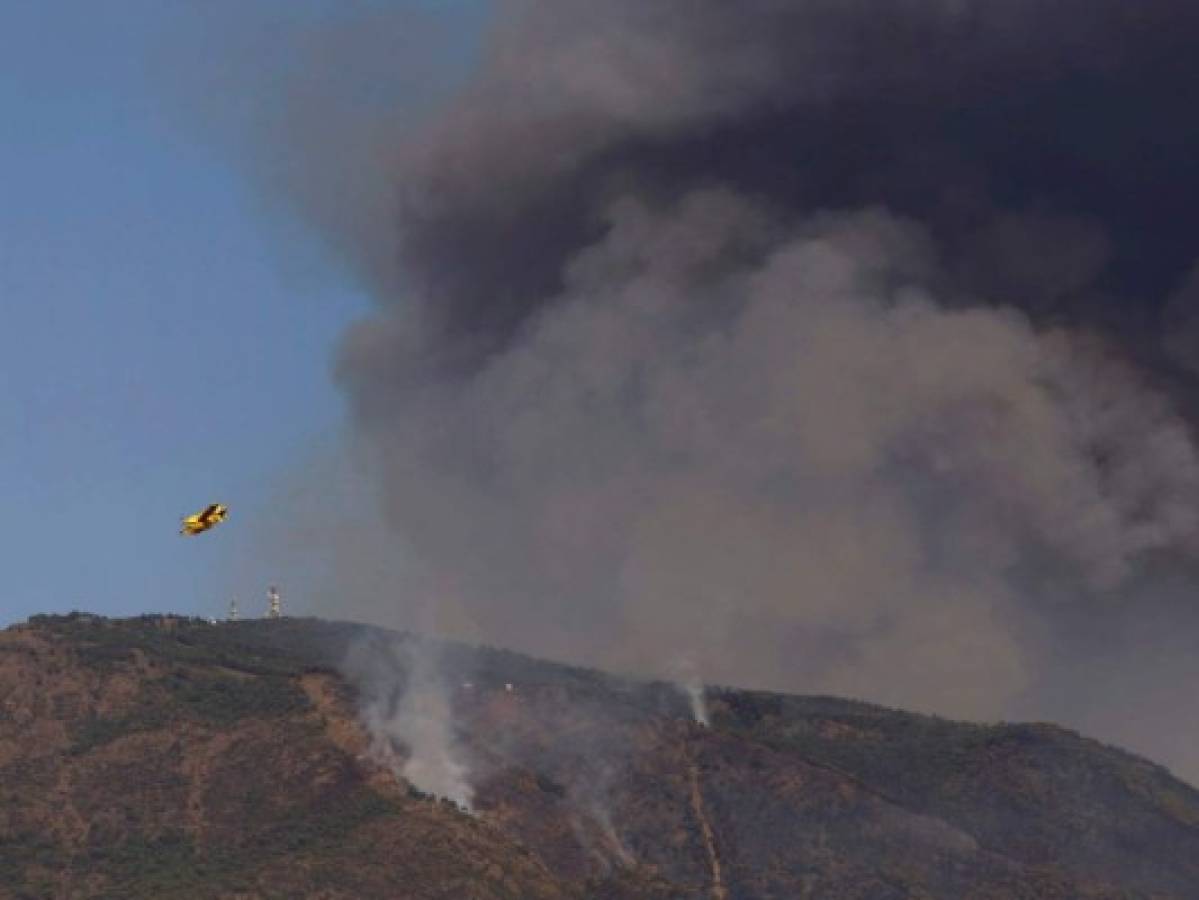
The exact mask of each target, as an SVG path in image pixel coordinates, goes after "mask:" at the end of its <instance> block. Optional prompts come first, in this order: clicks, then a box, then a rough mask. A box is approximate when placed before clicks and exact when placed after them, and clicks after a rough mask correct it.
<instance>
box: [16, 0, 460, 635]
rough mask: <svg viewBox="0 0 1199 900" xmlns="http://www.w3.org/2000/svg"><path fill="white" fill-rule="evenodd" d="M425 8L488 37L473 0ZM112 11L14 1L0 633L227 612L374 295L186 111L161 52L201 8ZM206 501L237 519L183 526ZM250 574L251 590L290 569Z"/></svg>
mask: <svg viewBox="0 0 1199 900" xmlns="http://www.w3.org/2000/svg"><path fill="white" fill-rule="evenodd" d="M422 5H423V6H425V7H433V8H437V9H438V10H439V13H440V14H443V15H446V16H451V17H455V18H456V20H457V23H459V24H460V25H461V28H462V29H463V34H464V35H466V36H469V35H470V34H472V33H474V32H477V31H478V30H479V26H480V22H481V16H480V15H479V10H480V8H481V6H482V4H481V3H479V2H476V3H462V2H457V3H444V4H440V6H439V5H437V4H432V3H429V2H426V3H424V4H422ZM333 6H336V4H329V3H325V4H322V3H306V4H301V3H297V2H294V0H259V2H257V3H246V4H244V7H242V8H239V15H240V14H241V10H242V9H249V10H251V12H252V13H254V14H260V15H262V16H263V17H266V18H271V17H273V18H275V19H276V20H281V21H285V20H286V19H288V18H289V17H294V18H296V19H297V21H299V17H301V16H312V15H317V14H322V13H323V12H327V10H328V9H329V8H332V7H333ZM100 8H101V7H100V6H99V5H97V4H94V3H86V2H74V3H66V2H53V3H51V2H32V0H30V2H22V0H0V122H2V123H3V133H4V137H3V140H0V422H2V423H3V428H0V492H2V493H3V495H4V497H5V498H6V503H5V510H6V512H5V513H4V514H3V515H0V546H2V547H3V552H2V553H0V559H3V560H4V563H5V565H4V569H5V572H4V576H5V587H4V590H3V592H2V595H0V626H3V625H5V624H8V623H10V622H13V621H19V620H22V619H24V618H26V617H27V616H28V615H31V614H33V613H37V612H50V611H65V610H69V609H76V608H79V609H88V610H92V611H96V612H100V613H103V614H106V615H129V614H136V613H139V612H143V611H150V610H166V609H169V610H174V611H179V612H187V613H196V614H204V615H208V614H219V613H220V612H221V611H222V610H223V609H224V607H225V604H226V603H227V597H226V593H227V591H228V590H229V589H230V587H231V584H230V578H231V576H230V571H232V568H233V566H232V561H233V559H234V557H235V556H236V555H237V554H238V553H239V546H238V545H239V542H243V541H244V540H245V539H246V535H249V534H253V533H255V532H256V531H257V532H260V531H262V530H263V529H269V527H270V515H271V500H272V497H273V496H274V495H275V493H276V492H277V491H278V489H279V483H280V479H281V478H285V476H284V475H281V473H285V472H287V471H288V470H289V469H290V468H292V467H294V466H296V465H299V464H301V463H302V461H303V460H304V459H305V458H306V457H307V456H308V455H309V454H311V453H312V452H313V448H314V447H321V446H326V445H328V443H329V441H330V440H331V439H332V436H335V435H336V434H338V433H339V432H340V431H341V430H342V428H343V423H344V418H345V409H344V404H343V402H342V398H341V397H340V396H339V394H338V393H337V391H336V389H335V387H334V385H333V383H332V379H331V376H330V366H331V360H332V355H333V351H334V348H335V346H336V343H337V340H338V338H339V336H340V334H341V333H342V331H343V329H344V328H345V326H346V325H347V324H348V323H349V322H350V321H351V320H353V319H355V318H357V317H360V316H362V315H363V314H364V313H365V312H366V311H367V310H368V309H369V308H370V301H369V299H368V298H366V297H364V296H362V295H361V294H360V293H358V292H355V291H354V289H353V287H352V282H350V281H349V280H348V279H344V278H341V277H339V276H338V274H337V272H336V270H335V268H334V266H333V264H332V263H331V261H330V260H328V259H327V258H326V257H325V255H324V254H323V253H322V251H321V245H320V244H319V242H318V241H316V240H315V239H312V238H309V239H305V238H304V236H302V235H298V234H297V233H296V232H297V226H295V225H294V224H288V223H287V222H280V221H279V218H280V217H279V215H278V211H277V210H276V211H274V212H272V211H271V209H272V207H271V206H270V204H266V203H263V202H262V199H261V197H260V196H259V195H258V193H257V192H256V190H255V189H254V186H253V184H251V183H250V180H249V179H248V178H247V176H246V172H245V171H244V168H243V167H241V166H239V164H238V161H237V160H236V159H235V158H233V157H234V156H235V154H230V153H229V152H227V151H228V148H229V146H230V142H228V141H225V142H222V141H221V140H219V139H216V140H213V141H212V142H206V141H204V140H203V139H202V135H201V137H200V138H198V136H197V135H198V134H199V133H200V132H202V131H203V128H202V127H192V128H189V127H184V126H183V125H181V117H180V115H179V110H178V109H177V108H172V103H173V102H174V101H175V100H177V99H178V97H179V96H182V95H183V94H182V93H175V92H174V88H173V87H171V86H167V87H164V80H169V78H170V77H171V74H172V73H168V72H163V71H162V60H163V59H164V57H165V56H166V55H169V53H168V54H164V47H166V48H167V49H168V51H169V49H170V47H171V42H173V41H179V40H180V39H181V37H182V38H183V39H186V36H187V35H188V34H189V33H193V32H194V26H195V24H196V23H195V21H194V20H193V19H191V18H189V17H190V16H194V15H195V14H196V13H195V10H196V9H198V7H195V6H193V5H192V4H185V3H171V2H147V0H122V2H114V3H111V4H104V5H103V9H104V14H103V15H99V14H97V10H98V9H100ZM211 8H212V9H216V8H217V7H216V6H215V5H214V6H213V7H211ZM232 8H233V7H229V9H232ZM222 27H227V23H226V24H225V25H222ZM466 36H464V38H463V46H464V47H469V46H471V42H470V40H469V39H468V37H466ZM196 49H197V47H196V46H193V47H192V48H191V50H192V52H191V53H187V52H181V53H180V54H179V58H180V59H181V60H183V61H184V62H183V64H184V65H186V61H187V60H189V59H190V60H193V61H194V60H196V59H201V58H204V53H196V52H195V50H196ZM200 49H201V50H203V49H204V48H200ZM205 52H207V51H205ZM212 52H213V53H218V52H219V50H218V49H217V48H212ZM468 58H469V54H468V53H465V52H464V53H463V54H461V55H460V56H458V57H456V58H454V59H451V60H448V61H447V62H446V65H447V66H450V67H459V68H461V67H464V65H465V63H466V62H467V60H468ZM175 74H177V75H179V77H180V83H181V84H182V83H185V82H186V81H187V80H188V78H189V77H190V76H191V75H192V74H193V73H188V72H181V73H175ZM219 102H220V98H217V99H216V100H211V101H210V104H211V105H213V106H219ZM230 102H231V103H234V102H236V98H230ZM216 112H217V118H218V119H219V118H220V111H219V109H218V110H217V111H216ZM192 124H195V123H192ZM233 143H236V142H233ZM213 500H222V501H224V502H227V503H229V504H230V506H231V508H232V512H231V517H230V520H229V522H228V523H227V524H226V526H225V527H223V528H221V529H218V530H216V531H214V532H212V533H210V534H207V535H203V536H201V537H200V538H196V539H192V540H185V539H183V538H181V537H179V536H178V535H177V527H178V525H177V523H178V517H179V516H180V515H181V514H183V513H185V512H189V511H192V510H193V509H196V508H199V507H201V506H203V505H204V504H206V503H208V502H210V501H213ZM240 553H241V555H242V557H244V555H245V545H244V544H243V545H242V546H241V549H240ZM237 572H238V575H237V577H238V578H241V579H243V580H246V581H247V583H246V584H244V585H240V584H239V585H233V587H234V588H235V589H237V590H239V591H241V590H244V591H245V592H246V595H247V596H249V597H254V596H256V595H257V594H258V593H261V592H262V591H263V590H265V586H266V584H267V583H268V582H269V581H271V580H275V579H276V578H277V577H278V575H279V573H274V572H270V571H266V570H265V567H264V570H263V571H260V572H259V571H254V567H253V566H246V565H245V563H244V559H243V560H242V563H241V564H240V565H239V566H238V567H237ZM259 580H261V582H262V583H261V584H259V583H257V582H258V581H259Z"/></svg>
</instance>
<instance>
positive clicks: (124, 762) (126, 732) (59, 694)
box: [0, 614, 1199, 900]
mask: <svg viewBox="0 0 1199 900" xmlns="http://www.w3.org/2000/svg"><path fill="white" fill-rule="evenodd" d="M416 640H417V639H416V638H414V637H412V636H410V635H404V634H397V633H393V632H386V631H382V630H380V629H374V628H369V627H366V626H362V625H354V624H348V623H334V622H325V621H320V620H312V619H280V620H252V621H242V622H223V623H218V624H215V625H213V624H209V623H208V622H206V621H204V620H199V619H187V618H181V617H173V616H145V617H141V618H136V619H122V620H110V619H104V618H100V617H96V616H88V615H84V614H72V615H70V616H39V617H34V618H33V619H31V620H30V621H29V622H28V623H26V624H23V625H20V626H14V627H12V628H9V629H8V630H7V631H4V632H0V898H6V900H7V898H33V897H39V898H40V897H63V898H76V897H110V898H123V900H124V898H138V897H144V898H172V897H179V898H183V897H187V898H192V897H195V898H207V897H211V898H218V897H220V898H242V900H251V898H273V897H278V898H295V897H314V898H329V900H332V898H347V900H348V898H373V897H380V898H383V897H386V898H391V897H405V898H467V900H469V898H479V900H483V898H488V900H490V898H513V900H516V898H529V900H534V898H546V900H550V898H572V900H575V898H577V900H583V898H609V900H623V898H628V900H634V898H709V897H711V898H730V900H732V898H767V897H788V898H791V897H794V898H801V897H813V898H824V900H839V898H862V900H865V898H870V900H889V898H896V900H899V898H955V900H956V898H965V897H969V898H979V900H981V898H995V900H999V898H1004V900H1007V898H1029V900H1032V898H1037V900H1045V898H1063V900H1064V898H1078V897H1082V898H1095V900H1100V898H1102V900H1109V898H1110V900H1115V898H1122V900H1131V898H1158V900H1167V898H1169V900H1174V898H1177V900H1187V898H1194V897H1196V896H1199V791H1196V790H1194V789H1193V788H1191V787H1190V786H1188V785H1186V784H1185V783H1183V782H1181V781H1179V780H1177V779H1175V778H1173V777H1172V776H1171V775H1170V774H1169V773H1168V772H1167V771H1166V770H1165V769H1163V768H1161V767H1159V766H1156V765H1154V764H1152V763H1150V762H1148V761H1146V760H1143V759H1141V758H1138V757H1136V756H1134V755H1132V754H1129V753H1125V752H1123V751H1120V750H1118V749H1115V748H1111V747H1107V746H1104V745H1102V744H1100V743H1098V742H1096V741H1093V740H1089V739H1087V738H1085V737H1082V736H1080V735H1078V734H1075V733H1073V732H1070V731H1067V730H1065V729H1062V728H1058V727H1055V726H1052V725H1046V724H1007V725H995V726H983V725H975V724H965V723H958V722H951V721H947V720H943V719H938V718H934V717H928V716H919V715H914V714H911V713H906V712H903V711H899V710H892V709H885V708H882V707H877V706H873V705H868V704H863V703H856V702H850V701H845V700H839V699H836V698H828V697H800V696H789V695H781V694H770V693H762V692H751V691H742V690H736V689H733V688H717V687H709V688H708V689H707V692H706V701H707V707H708V714H709V716H710V726H709V727H704V726H701V725H700V724H698V723H696V722H695V721H694V719H693V717H692V716H691V713H690V705H689V701H688V698H687V697H686V696H684V695H683V694H682V693H681V692H680V691H679V690H678V689H677V688H676V687H674V686H672V685H669V684H664V683H657V682H641V681H634V680H630V679H625V678H619V677H615V676H612V675H608V674H605V673H602V672H596V671H591V670H585V669H579V668H572V667H569V666H564V665H559V664H554V663H548V662H543V661H539V660H535V659H531V658H529V657H525V656H521V655H518V654H515V653H510V652H506V651H502V650H496V649H492V648H480V647H468V646H464V645H457V644H444V645H439V652H438V660H439V674H440V683H441V684H443V685H444V693H445V699H446V702H447V703H448V705H449V706H450V707H452V708H453V722H454V726H455V730H456V735H457V738H456V751H457V752H459V753H460V754H461V755H462V758H463V759H464V760H465V761H466V763H467V768H468V772H469V780H470V783H471V785H472V787H473V790H474V793H473V797H472V798H471V802H470V809H469V811H468V810H466V809H465V808H463V807H462V806H461V805H459V804H456V803H454V802H450V801H448V800H445V799H440V798H437V797H433V796H430V795H429V794H428V793H426V792H425V791H423V790H421V789H420V788H419V787H418V786H416V785H414V784H411V783H409V782H407V781H406V780H405V779H404V778H402V777H400V776H399V774H398V772H397V769H396V767H395V766H393V765H392V764H391V762H392V761H391V760H389V759H388V756H387V753H384V754H382V755H381V754H380V752H379V744H378V742H377V741H376V742H375V744H374V745H373V746H372V739H371V735H370V734H368V732H367V730H366V729H365V728H364V726H363V724H362V722H361V717H360V716H359V709H360V706H361V702H362V699H363V691H364V690H366V689H367V688H366V687H364V684H363V683H362V676H361V671H362V669H361V667H359V668H357V669H355V667H354V666H350V667H347V666H346V661H347V659H349V658H350V657H351V656H354V655H355V654H356V655H357V657H358V658H359V659H362V658H364V657H366V658H369V657H370V655H371V654H375V653H379V652H382V651H384V650H386V648H394V647H402V646H405V645H407V644H410V643H411V642H413V641H416ZM355 673H357V674H355ZM405 677H406V676H405V673H403V672H400V673H398V674H397V676H396V678H397V682H402V681H403V680H404V678H405ZM398 686H399V685H398V684H397V687H398ZM377 687H378V686H377V685H375V686H374V687H373V688H371V689H377ZM389 751H394V753H395V760H397V761H399V762H402V760H403V757H404V755H405V754H406V752H407V749H406V748H405V747H404V746H401V745H397V746H394V747H391V748H389Z"/></svg>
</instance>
